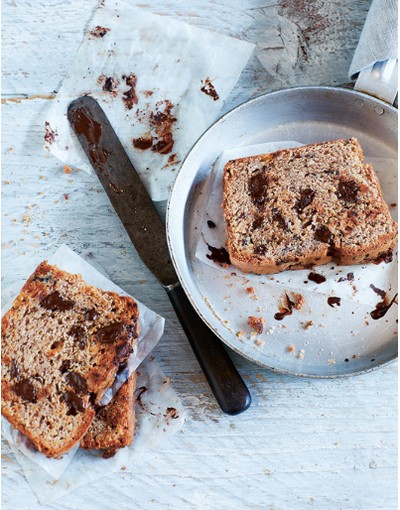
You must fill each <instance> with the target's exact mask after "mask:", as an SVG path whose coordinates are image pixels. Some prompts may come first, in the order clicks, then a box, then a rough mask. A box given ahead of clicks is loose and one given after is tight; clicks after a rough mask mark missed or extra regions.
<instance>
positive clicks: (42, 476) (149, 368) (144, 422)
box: [2, 245, 185, 502]
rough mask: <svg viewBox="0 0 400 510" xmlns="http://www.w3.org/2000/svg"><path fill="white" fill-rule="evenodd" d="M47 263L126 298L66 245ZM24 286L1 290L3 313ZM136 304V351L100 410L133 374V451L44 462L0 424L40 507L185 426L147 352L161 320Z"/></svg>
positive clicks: (156, 338)
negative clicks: (136, 395)
mask: <svg viewBox="0 0 400 510" xmlns="http://www.w3.org/2000/svg"><path fill="white" fill-rule="evenodd" d="M48 262H49V263H50V264H54V265H57V266H58V267H59V268H61V269H63V270H65V271H69V272H71V273H79V274H81V275H82V277H83V278H84V280H85V281H86V282H87V283H88V284H90V285H95V286H97V287H99V288H101V289H103V290H108V291H114V292H117V293H119V294H122V295H128V294H127V293H126V292H124V291H123V290H122V289H121V288H119V287H118V286H117V285H115V284H114V283H112V282H111V281H110V280H108V278H106V277H105V276H104V275H103V274H101V273H100V272H99V271H97V270H96V269H94V268H93V267H92V266H91V265H90V264H88V263H87V262H86V261H85V260H83V259H82V258H81V257H80V256H79V255H77V254H76V253H75V252H73V251H72V250H71V249H70V248H68V247H67V246H65V245H62V246H61V247H60V248H59V249H58V250H57V251H56V253H54V255H52V256H51V257H50V258H49V259H48ZM28 276H29V275H28ZM23 283H24V282H23ZM23 283H21V284H19V285H18V286H13V288H11V289H5V290H4V291H3V293H2V294H3V295H2V297H3V301H8V303H7V304H6V305H5V306H4V308H3V310H2V314H4V313H5V312H6V311H7V310H8V309H9V308H10V307H11V305H12V302H13V300H14V298H15V297H16V295H17V294H18V293H19V291H20V289H21V288H22V285H23ZM136 301H137V303H138V306H139V318H140V334H139V338H138V341H137V346H136V349H135V351H134V352H133V353H132V355H131V356H130V358H129V361H128V365H127V368H126V370H125V371H124V372H122V373H121V374H120V375H119V377H118V380H117V381H116V382H115V383H114V385H113V387H112V388H111V389H110V390H108V392H107V395H105V397H107V398H104V397H103V399H102V401H101V403H102V404H103V405H105V404H106V403H108V402H109V401H110V400H111V399H112V397H113V395H115V393H116V392H117V391H118V389H119V388H120V387H121V386H122V384H123V383H124V382H125V381H126V380H127V378H128V377H129V375H130V374H131V373H132V372H133V371H135V370H137V376H138V377H137V388H146V391H145V393H144V394H143V395H141V398H140V402H141V403H142V404H141V407H140V408H139V409H138V410H137V411H138V412H137V420H138V421H137V429H136V431H135V440H134V444H133V445H132V446H130V447H127V448H125V449H123V450H120V451H119V452H118V453H117V455H116V456H115V457H113V459H102V458H101V456H100V458H99V454H98V453H97V452H95V451H93V452H90V451H89V452H88V451H82V450H79V449H78V446H76V447H75V448H73V449H72V450H70V451H69V452H68V453H66V454H64V455H63V456H62V458H61V459H48V458H47V457H46V456H45V455H43V454H41V453H39V452H38V451H37V450H35V449H34V448H33V447H32V446H31V444H30V443H29V441H28V440H27V439H26V438H25V436H23V435H22V434H21V433H20V432H18V431H17V430H15V429H13V428H12V427H11V425H10V424H9V423H8V422H7V421H6V420H5V419H2V433H3V436H4V437H5V438H6V439H7V440H8V442H9V443H10V446H11V448H12V450H13V452H14V453H15V455H16V458H17V459H18V461H19V462H20V464H21V466H22V467H23V469H24V473H25V476H26V478H27V480H28V482H29V483H30V485H31V486H32V489H33V490H34V491H35V493H36V494H37V496H38V498H39V500H40V501H41V502H47V501H50V500H51V499H54V498H56V497H59V496H60V495H61V494H65V493H66V492H69V491H70V490H73V489H74V488H75V487H77V486H78V485H81V484H82V483H87V482H88V481H90V480H93V479H96V478H100V477H102V476H105V474H108V473H110V472H112V471H114V470H115V469H119V468H120V466H121V465H127V464H128V463H131V462H136V456H137V452H139V451H144V450H146V449H147V448H149V447H153V446H154V445H155V444H158V443H159V442H160V441H162V440H164V438H166V437H168V436H169V435H171V434H173V433H175V432H176V431H177V430H179V429H180V428H181V427H182V425H183V422H184V419H185V413H184V410H183V408H182V406H181V404H180V402H179V399H178V397H177V395H176V394H175V392H174V390H173V389H172V387H171V385H170V383H169V380H168V379H167V378H166V377H165V376H164V374H163V373H162V372H161V369H160V367H159V366H158V364H157V362H156V361H155V359H154V358H153V357H152V356H150V357H149V353H150V352H151V351H152V349H153V348H154V347H155V346H156V345H157V343H158V341H159V339H160V338H161V336H162V333H163V330H164V322H165V321H164V319H163V318H162V317H160V316H159V315H157V314H156V313H155V312H153V311H152V310H150V309H149V308H147V307H146V306H144V305H143V304H142V303H140V302H139V301H138V300H136ZM139 365H140V366H139ZM138 367H139V368H138ZM167 409H176V413H175V412H173V413H172V414H173V416H174V418H172V417H171V412H168V411H167ZM137 443H139V444H137ZM132 456H133V460H132ZM88 463H89V464H88Z"/></svg>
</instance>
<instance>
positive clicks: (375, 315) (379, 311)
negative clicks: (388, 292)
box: [370, 294, 397, 321]
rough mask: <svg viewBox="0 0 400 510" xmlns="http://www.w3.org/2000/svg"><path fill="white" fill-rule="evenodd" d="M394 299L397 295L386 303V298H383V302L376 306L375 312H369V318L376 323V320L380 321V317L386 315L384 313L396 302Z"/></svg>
mask: <svg viewBox="0 0 400 510" xmlns="http://www.w3.org/2000/svg"><path fill="white" fill-rule="evenodd" d="M396 298H397V294H396V295H395V296H394V298H393V299H392V300H391V301H390V302H389V303H388V299H387V296H385V298H384V299H383V301H380V302H379V303H377V304H376V306H375V310H372V312H370V315H371V318H372V319H374V320H375V321H376V320H378V319H381V318H382V317H384V316H385V315H386V313H387V312H388V311H389V310H390V308H391V307H392V305H393V303H395V302H396Z"/></svg>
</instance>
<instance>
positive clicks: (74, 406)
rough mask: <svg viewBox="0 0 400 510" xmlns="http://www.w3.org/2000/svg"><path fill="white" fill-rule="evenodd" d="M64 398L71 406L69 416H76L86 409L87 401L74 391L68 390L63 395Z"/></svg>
mask: <svg viewBox="0 0 400 510" xmlns="http://www.w3.org/2000/svg"><path fill="white" fill-rule="evenodd" d="M63 399H64V401H65V402H66V403H67V404H69V406H70V408H69V411H68V412H67V415H68V416H71V415H72V416H76V414H77V413H78V412H82V411H84V410H85V409H86V402H85V401H84V400H83V398H81V397H78V395H76V393H74V392H73V391H66V392H65V393H64V395H63Z"/></svg>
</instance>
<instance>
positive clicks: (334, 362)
mask: <svg viewBox="0 0 400 510" xmlns="http://www.w3.org/2000/svg"><path fill="white" fill-rule="evenodd" d="M328 365H336V360H335V359H328Z"/></svg>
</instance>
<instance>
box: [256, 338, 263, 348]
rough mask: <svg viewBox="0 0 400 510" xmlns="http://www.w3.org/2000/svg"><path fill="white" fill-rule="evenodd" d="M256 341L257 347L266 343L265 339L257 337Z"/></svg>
mask: <svg viewBox="0 0 400 510" xmlns="http://www.w3.org/2000/svg"><path fill="white" fill-rule="evenodd" d="M254 343H255V344H256V346H257V347H262V346H263V345H264V344H265V340H261V338H257V339H256V340H255V341H254Z"/></svg>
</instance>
